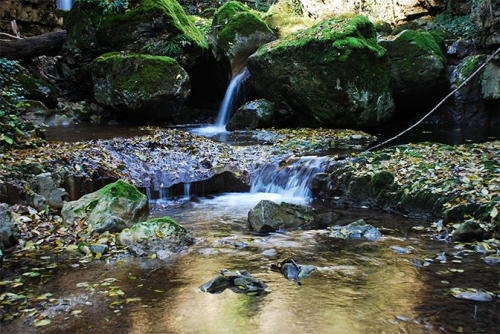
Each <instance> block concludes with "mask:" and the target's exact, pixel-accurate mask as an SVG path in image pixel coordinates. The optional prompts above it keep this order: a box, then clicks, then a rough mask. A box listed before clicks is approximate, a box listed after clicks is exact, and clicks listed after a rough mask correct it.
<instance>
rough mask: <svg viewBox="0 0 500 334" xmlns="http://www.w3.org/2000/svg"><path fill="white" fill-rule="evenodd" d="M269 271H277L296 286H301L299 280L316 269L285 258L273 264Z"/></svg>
mask: <svg viewBox="0 0 500 334" xmlns="http://www.w3.org/2000/svg"><path fill="white" fill-rule="evenodd" d="M271 269H277V270H279V271H280V272H281V274H282V275H283V276H284V277H285V278H286V279H287V280H294V281H295V283H297V285H302V284H301V282H300V279H301V278H305V277H307V276H309V274H310V273H312V272H313V271H314V270H316V267H314V266H309V265H303V264H298V263H297V262H296V261H295V259H293V258H291V257H290V258H286V259H285V260H282V261H279V262H276V263H273V264H272V265H271Z"/></svg>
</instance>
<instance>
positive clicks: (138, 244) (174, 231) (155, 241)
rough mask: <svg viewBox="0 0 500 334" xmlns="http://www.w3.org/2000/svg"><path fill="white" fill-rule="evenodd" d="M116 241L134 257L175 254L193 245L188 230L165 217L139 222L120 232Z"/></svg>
mask: <svg viewBox="0 0 500 334" xmlns="http://www.w3.org/2000/svg"><path fill="white" fill-rule="evenodd" d="M118 241H119V242H120V244H121V245H122V246H125V247H127V248H128V249H129V250H130V251H131V252H132V253H134V254H136V255H145V254H147V255H149V254H155V253H157V252H158V251H167V252H175V251H178V250H179V249H181V248H183V247H185V246H189V245H191V244H193V241H194V239H193V237H192V236H191V233H189V231H188V230H186V229H185V228H184V227H182V226H181V225H179V224H177V223H176V222H175V221H174V220H173V219H172V218H170V217H168V216H165V217H160V218H152V219H149V220H147V221H145V222H140V223H137V224H135V225H134V226H131V227H130V228H127V229H124V230H123V231H121V233H120V235H119V236H118Z"/></svg>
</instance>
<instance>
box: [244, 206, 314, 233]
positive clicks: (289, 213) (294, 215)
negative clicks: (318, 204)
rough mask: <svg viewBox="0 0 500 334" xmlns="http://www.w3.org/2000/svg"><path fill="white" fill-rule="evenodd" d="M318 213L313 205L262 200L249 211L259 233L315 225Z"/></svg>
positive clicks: (253, 224)
mask: <svg viewBox="0 0 500 334" xmlns="http://www.w3.org/2000/svg"><path fill="white" fill-rule="evenodd" d="M316 220H317V214H316V212H314V210H313V209H312V208H311V207H308V206H304V205H298V204H290V203H285V202H281V203H280V204H278V203H275V202H273V201H269V200H262V201H260V202H259V203H257V205H256V206H255V207H254V208H253V209H251V210H250V211H249V212H248V222H249V223H250V226H251V227H252V229H253V230H254V231H257V232H259V233H266V232H274V231H276V230H295V229H307V228H312V227H314V226H315V224H316Z"/></svg>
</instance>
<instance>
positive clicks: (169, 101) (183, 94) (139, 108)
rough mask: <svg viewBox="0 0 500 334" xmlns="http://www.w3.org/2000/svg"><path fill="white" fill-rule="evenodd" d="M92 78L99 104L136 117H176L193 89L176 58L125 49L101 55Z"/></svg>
mask: <svg viewBox="0 0 500 334" xmlns="http://www.w3.org/2000/svg"><path fill="white" fill-rule="evenodd" d="M92 81H93V84H94V96H95V99H96V101H97V102H98V103H100V104H101V105H104V106H107V107H111V108H113V109H114V110H116V111H119V112H124V113H127V114H128V115H130V116H132V117H135V118H150V119H172V118H174V117H175V116H176V114H177V113H178V111H179V110H180V108H181V106H182V104H183V103H184V102H185V101H186V99H187V98H188V96H189V92H190V89H191V85H190V81H189V76H188V74H187V72H186V71H185V70H184V69H183V68H182V67H181V66H180V65H179V63H178V62H177V61H176V60H175V59H173V58H170V57H164V56H151V55H141V54H132V53H125V52H111V53H106V54H104V55H101V56H99V57H97V58H96V59H95V60H94V62H93V68H92Z"/></svg>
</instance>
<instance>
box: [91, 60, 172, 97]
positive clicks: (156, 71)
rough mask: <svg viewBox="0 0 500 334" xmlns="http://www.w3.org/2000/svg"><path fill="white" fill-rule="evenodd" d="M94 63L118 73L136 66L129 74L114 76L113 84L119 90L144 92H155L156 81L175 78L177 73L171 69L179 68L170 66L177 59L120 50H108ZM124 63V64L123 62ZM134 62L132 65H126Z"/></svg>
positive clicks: (156, 89)
mask: <svg viewBox="0 0 500 334" xmlns="http://www.w3.org/2000/svg"><path fill="white" fill-rule="evenodd" d="M94 63H96V64H98V65H101V66H102V65H105V66H106V67H108V68H110V69H112V70H113V72H116V73H120V71H121V69H123V68H134V67H135V68H136V70H135V71H134V72H132V73H129V74H130V75H124V76H119V77H117V78H114V82H113V84H114V86H115V87H116V88H117V89H119V90H125V91H134V92H137V91H140V92H143V93H144V94H155V93H156V92H157V91H158V82H162V81H165V80H172V79H175V77H176V74H177V73H172V71H173V70H172V69H173V68H174V69H175V68H180V67H177V66H172V65H174V64H177V61H176V60H175V59H173V58H170V57H165V56H151V55H145V54H132V53H122V52H109V53H106V54H103V55H101V56H99V57H97V58H96V59H95V60H94ZM125 63H126V64H125ZM127 64H134V66H126V65H127Z"/></svg>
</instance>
